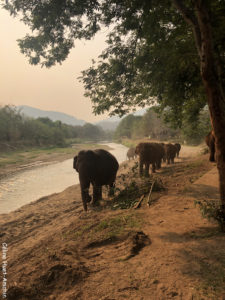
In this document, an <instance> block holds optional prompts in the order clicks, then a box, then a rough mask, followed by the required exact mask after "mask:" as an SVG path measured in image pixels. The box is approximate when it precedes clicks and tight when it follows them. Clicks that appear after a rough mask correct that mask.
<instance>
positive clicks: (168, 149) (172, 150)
mask: <svg viewBox="0 0 225 300" xmlns="http://www.w3.org/2000/svg"><path fill="white" fill-rule="evenodd" d="M164 149H165V154H166V161H167V164H168V165H169V164H170V162H171V163H172V164H174V158H175V157H176V153H177V148H176V146H175V145H173V144H165V145H164Z"/></svg>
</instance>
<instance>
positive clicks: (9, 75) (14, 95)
mask: <svg viewBox="0 0 225 300" xmlns="http://www.w3.org/2000/svg"><path fill="white" fill-rule="evenodd" d="M28 32H29V28H28V27H26V26H25V25H24V24H23V23H22V22H20V21H19V20H18V19H15V18H13V17H11V16H10V15H9V13H7V11H5V10H3V9H1V8H0V105H6V104H12V105H29V106H33V107H36V108H39V109H44V110H53V111H59V112H64V113H68V114H70V115H73V116H75V117H76V118H78V119H83V120H85V121H88V122H95V121H98V120H102V119H105V118H107V117H108V116H107V114H105V115H100V116H94V115H93V114H92V105H91V101H90V100H89V99H88V98H86V97H84V96H83V93H84V88H83V86H82V83H80V82H79V81H78V79H77V77H78V76H80V75H81V71H82V70H85V69H87V68H88V67H89V66H90V65H91V59H92V58H95V59H96V58H97V56H98V55H99V54H100V53H101V51H102V50H103V49H104V48H105V44H104V40H105V36H106V33H107V32H103V33H100V34H98V35H97V36H96V37H95V39H94V40H92V41H82V42H81V41H76V42H75V44H76V47H75V48H74V49H73V50H72V52H71V53H70V55H69V56H68V58H67V60H65V61H64V63H62V65H57V66H55V67H52V68H50V69H46V68H41V67H40V66H31V65H29V63H28V59H27V58H26V57H25V56H24V55H23V54H22V53H20V49H19V47H18V45H17V42H16V40H17V39H18V38H22V37H24V36H25V34H26V33H28Z"/></svg>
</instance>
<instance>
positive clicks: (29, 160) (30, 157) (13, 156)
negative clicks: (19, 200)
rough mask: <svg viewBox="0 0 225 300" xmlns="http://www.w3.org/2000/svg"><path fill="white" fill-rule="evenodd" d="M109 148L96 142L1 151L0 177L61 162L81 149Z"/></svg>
mask: <svg viewBox="0 0 225 300" xmlns="http://www.w3.org/2000/svg"><path fill="white" fill-rule="evenodd" d="M96 148H103V149H106V150H107V149H109V147H107V146H106V145H100V144H97V143H83V144H73V145H72V146H71V147H66V148H63V147H62V148H55V147H46V148H30V149H27V150H15V151H10V152H1V154H0V179H1V178H4V177H6V176H8V175H10V174H13V173H15V172H18V171H21V170H24V169H28V168H32V167H35V166H38V165H43V164H49V163H56V162H61V161H64V160H66V159H69V158H72V157H73V156H75V155H76V154H77V153H78V152H79V151H80V150H83V149H96Z"/></svg>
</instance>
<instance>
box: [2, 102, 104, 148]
mask: <svg viewBox="0 0 225 300" xmlns="http://www.w3.org/2000/svg"><path fill="white" fill-rule="evenodd" d="M104 138H106V134H105V132H104V131H103V130H102V129H101V128H100V127H97V126H95V125H92V124H89V123H86V124H84V125H83V126H71V125H67V124H63V123H62V122H60V121H55V122H53V121H51V120H50V119H49V118H38V119H32V118H28V117H25V116H23V115H21V114H20V112H18V111H17V110H16V108H15V107H12V106H4V107H0V151H1V152H3V151H4V150H13V151H16V150H17V149H20V148H25V147H26V148H27V147H42V148H43V147H66V146H68V145H71V144H72V143H75V142H81V141H82V142H84V141H86V140H91V141H98V140H102V139H104ZM51 151H54V150H51Z"/></svg>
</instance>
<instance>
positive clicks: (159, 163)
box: [157, 159, 161, 169]
mask: <svg viewBox="0 0 225 300" xmlns="http://www.w3.org/2000/svg"><path fill="white" fill-rule="evenodd" d="M157 169H161V159H160V160H158V161H157Z"/></svg>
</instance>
